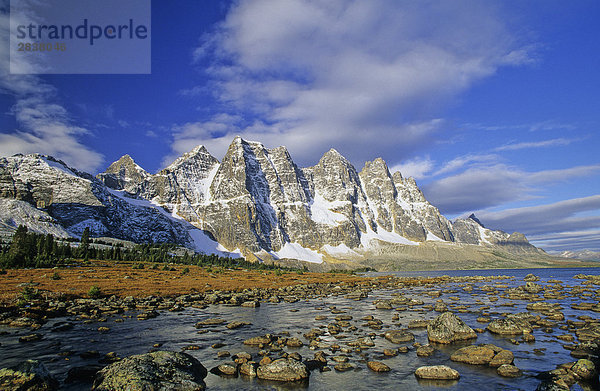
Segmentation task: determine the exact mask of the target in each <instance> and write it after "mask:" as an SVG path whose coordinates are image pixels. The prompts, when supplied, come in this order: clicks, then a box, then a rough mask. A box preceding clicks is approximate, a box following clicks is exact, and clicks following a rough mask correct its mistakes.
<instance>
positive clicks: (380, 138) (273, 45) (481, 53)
mask: <svg viewBox="0 0 600 391" xmlns="http://www.w3.org/2000/svg"><path fill="white" fill-rule="evenodd" d="M496 8H497V7H496V6H495V5H493V4H491V3H482V2H477V1H454V2H410V1H385V0H381V1H379V0H373V1H341V0H340V1H328V2H322V1H309V0H307V1H300V0H296V1H285V2H273V1H261V0H259V1H252V2H240V3H235V4H234V5H233V7H232V8H231V9H230V11H229V13H228V15H227V17H226V19H225V21H224V22H223V23H222V24H221V25H220V26H219V28H218V30H217V31H216V32H215V33H214V34H213V35H211V36H209V37H208V38H207V39H206V41H205V43H204V44H203V45H202V46H201V47H200V48H197V49H196V51H195V57H196V58H197V59H203V60H206V59H208V60H210V59H213V60H214V62H213V65H212V66H211V67H210V69H209V70H208V74H209V76H210V77H211V78H212V83H210V85H208V86H206V87H207V88H206V89H203V88H202V87H203V86H197V87H192V88H190V89H189V90H185V91H182V94H183V95H195V94H198V93H202V92H203V91H213V92H214V94H215V97H216V98H217V99H218V101H219V102H220V103H221V104H222V109H223V111H224V112H230V113H243V116H244V118H246V119H247V122H243V123H239V124H237V126H235V127H229V128H228V129H227V130H225V134H219V135H217V136H216V137H217V138H221V137H223V138H224V137H227V139H228V140H231V139H232V137H233V135H234V134H241V135H242V136H243V137H245V138H247V139H252V140H258V141H263V142H264V143H265V144H270V145H272V146H275V145H286V146H288V147H289V148H290V151H291V153H292V154H293V156H294V158H295V159H297V160H298V162H299V163H300V164H307V163H313V162H315V161H316V160H317V159H318V158H319V156H320V154H322V153H323V152H325V151H326V150H327V149H329V148H330V147H332V146H333V147H335V148H336V149H338V150H340V152H341V153H343V154H344V155H345V156H347V157H348V158H349V159H350V160H352V161H354V162H355V163H357V164H358V165H360V163H361V161H364V160H367V159H371V158H372V157H373V156H382V157H384V158H385V159H386V160H389V161H399V160H402V159H403V158H408V157H410V156H414V151H415V150H418V149H419V148H421V147H422V146H424V145H426V144H428V143H430V142H431V139H432V135H433V134H435V132H436V131H438V129H439V128H440V126H441V125H442V123H443V122H442V121H441V120H440V119H439V118H438V115H439V108H440V107H441V106H443V105H445V104H446V103H447V102H448V100H449V99H451V98H453V97H455V96H456V95H457V94H459V93H461V92H462V91H464V90H465V89H467V88H468V87H469V86H470V85H471V84H472V83H473V82H474V81H476V80H479V79H481V78H484V77H486V76H489V75H492V74H493V73H494V72H495V71H496V70H497V69H498V68H499V67H501V66H506V65H520V64H524V63H527V62H528V61H529V55H528V53H527V51H526V49H525V48H524V46H522V45H519V44H518V43H517V42H516V40H515V38H514V37H513V35H512V33H511V32H510V28H509V26H506V25H505V23H504V22H503V17H502V15H501V12H500V11H498V10H497V9H496ZM382 10H385V12H382ZM474 31H477V34H474V33H473V32H474ZM205 93H206V92H205ZM209 122H212V121H209ZM187 125H189V124H184V125H179V126H177V127H176V128H175V129H174V144H173V153H174V154H175V153H180V152H182V151H187V150H189V149H191V148H193V147H194V144H206V145H208V144H215V147H216V148H219V150H218V151H213V153H214V154H216V155H219V154H220V153H222V152H223V151H222V150H223V142H222V141H214V140H211V138H214V137H215V134H214V132H212V131H210V129H208V132H206V130H207V129H205V128H206V127H207V126H208V127H210V126H212V124H206V123H205V121H202V123H201V126H199V127H200V128H202V129H203V130H199V129H195V130H192V129H188V130H190V132H191V133H194V137H186V134H189V133H190V132H186V130H185V129H182V128H185V127H188V128H189V126H187ZM203 132H204V133H203Z"/></svg>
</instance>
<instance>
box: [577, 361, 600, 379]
mask: <svg viewBox="0 0 600 391" xmlns="http://www.w3.org/2000/svg"><path fill="white" fill-rule="evenodd" d="M571 371H572V372H573V373H575V374H576V375H577V377H579V378H581V379H584V380H591V379H593V378H594V377H596V376H597V375H598V373H597V372H596V366H595V365H594V363H593V362H592V361H590V360H588V359H585V358H582V359H580V360H578V361H577V362H576V363H575V365H573V366H572V367H571Z"/></svg>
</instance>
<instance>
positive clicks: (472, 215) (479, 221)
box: [467, 213, 485, 228]
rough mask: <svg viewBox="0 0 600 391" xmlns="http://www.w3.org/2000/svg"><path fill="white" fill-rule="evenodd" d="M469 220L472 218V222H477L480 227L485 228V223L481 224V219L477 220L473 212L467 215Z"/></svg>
mask: <svg viewBox="0 0 600 391" xmlns="http://www.w3.org/2000/svg"><path fill="white" fill-rule="evenodd" d="M467 218H468V219H470V220H473V221H474V222H476V223H477V224H479V225H480V226H481V227H483V228H485V225H483V223H482V222H481V220H479V219H478V218H477V216H475V213H471V215H470V216H469V217H467Z"/></svg>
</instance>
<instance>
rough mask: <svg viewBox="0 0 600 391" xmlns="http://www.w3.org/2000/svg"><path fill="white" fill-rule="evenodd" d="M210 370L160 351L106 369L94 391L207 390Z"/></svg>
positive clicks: (179, 355) (188, 358)
mask: <svg viewBox="0 0 600 391" xmlns="http://www.w3.org/2000/svg"><path fill="white" fill-rule="evenodd" d="M206 374H207V371H206V368H204V366H203V365H202V364H201V363H200V362H199V361H198V360H196V359H195V358H194V357H192V356H190V355H189V354H185V353H179V352H169V351H158V352H153V353H147V354H140V355H136V356H130V357H126V358H124V359H123V360H121V361H119V362H116V363H114V364H111V365H109V366H107V367H105V368H104V369H102V370H101V371H100V372H98V374H97V375H96V380H95V381H94V385H93V387H92V390H98V391H120V390H122V391H125V390H178V391H200V390H204V389H205V387H206V385H205V384H204V380H203V379H204V378H205V377H206Z"/></svg>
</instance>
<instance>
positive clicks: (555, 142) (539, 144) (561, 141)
mask: <svg viewBox="0 0 600 391" xmlns="http://www.w3.org/2000/svg"><path fill="white" fill-rule="evenodd" d="M574 141H576V140H573V139H566V138H555V139H552V140H542V141H531V142H521V143H513V144H507V145H503V146H501V147H497V148H495V149H494V150H495V151H516V150H519V149H527V148H547V147H555V146H564V145H569V144H571V143H572V142H574Z"/></svg>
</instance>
